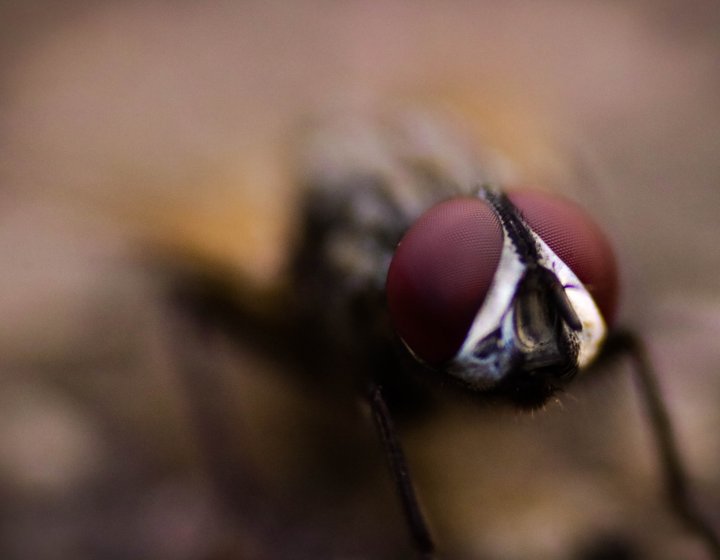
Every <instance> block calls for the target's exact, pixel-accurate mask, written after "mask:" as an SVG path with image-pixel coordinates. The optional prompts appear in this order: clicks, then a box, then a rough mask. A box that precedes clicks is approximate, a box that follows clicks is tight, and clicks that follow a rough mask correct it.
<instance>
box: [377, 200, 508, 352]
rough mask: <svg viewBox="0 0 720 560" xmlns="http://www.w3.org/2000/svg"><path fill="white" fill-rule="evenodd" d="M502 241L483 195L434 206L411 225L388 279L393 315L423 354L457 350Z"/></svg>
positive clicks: (399, 329) (414, 348)
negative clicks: (482, 197) (482, 198)
mask: <svg viewBox="0 0 720 560" xmlns="http://www.w3.org/2000/svg"><path fill="white" fill-rule="evenodd" d="M502 246H503V233H502V228H501V225H500V222H499V221H498V219H497V217H496V216H495V214H494V213H493V211H492V209H491V208H490V207H489V206H488V205H487V203H485V202H484V201H482V200H480V199H478V198H455V199H452V200H448V201H446V202H442V203H440V204H438V205H436V206H433V207H432V208H431V209H430V210H428V211H427V212H426V213H425V214H423V215H422V216H421V217H420V219H419V220H418V221H417V222H415V224H414V225H413V226H412V227H411V228H410V229H409V230H408V232H407V233H406V234H405V237H403V239H402V241H401V242H400V245H399V246H398V248H397V250H396V252H395V256H394V257H393V260H392V263H391V264H390V270H389V272H388V279H387V300H388V307H389V309H390V316H391V319H392V322H393V325H394V326H395V329H396V331H397V332H398V334H399V335H400V336H401V337H402V338H403V340H404V341H405V343H406V344H407V345H408V346H409V347H410V348H411V349H412V351H413V352H414V353H415V354H416V355H417V356H418V357H420V358H421V359H423V360H424V361H426V362H427V363H429V364H433V365H437V364H440V363H442V362H444V361H445V360H448V359H450V358H452V356H454V355H455V353H457V351H458V350H459V349H460V346H461V344H462V342H463V340H464V339H465V336H466V334H467V332H468V330H469V329H470V325H471V324H472V321H473V318H474V317H475V315H476V314H477V311H478V309H479V308H480V306H481V305H482V303H483V300H484V299H485V296H486V295H487V291H488V289H489V288H490V284H491V282H492V280H493V276H494V275H495V270H496V268H497V264H498V261H499V259H500V253H501V252H502Z"/></svg>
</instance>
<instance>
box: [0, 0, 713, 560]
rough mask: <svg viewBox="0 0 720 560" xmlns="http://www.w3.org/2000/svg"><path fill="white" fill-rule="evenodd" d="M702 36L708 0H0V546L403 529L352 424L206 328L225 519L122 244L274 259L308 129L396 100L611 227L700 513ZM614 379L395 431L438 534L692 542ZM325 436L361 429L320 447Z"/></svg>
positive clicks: (705, 377)
mask: <svg viewBox="0 0 720 560" xmlns="http://www.w3.org/2000/svg"><path fill="white" fill-rule="evenodd" d="M718 29H720V10H718V9H717V7H716V6H715V5H714V4H713V3H712V2H703V1H697V2H671V1H662V2H634V3H607V2H599V1H598V2H590V1H588V2H571V1H559V0H558V1H546V2H530V1H525V2H519V1H512V2H503V3H498V2H462V1H456V2H446V3H442V4H440V3H438V4H431V3H422V4H417V3H413V2H403V1H399V0H398V1H394V2H384V3H373V4H368V3H365V2H344V3H331V2H320V1H317V2H313V1H306V2H298V3H294V4H292V5H286V3H281V2H245V3H232V2H213V3H203V4H194V3H189V2H173V3H170V2H152V3H145V4H141V3H121V2H99V3H95V4H94V6H93V7H85V6H84V5H83V4H82V3H79V2H70V3H64V4H63V6H62V8H60V7H59V6H55V5H52V4H50V3H48V5H45V3H44V2H34V3H24V2H5V3H4V4H3V6H2V8H0V201H1V202H0V263H2V270H3V273H2V274H0V288H1V291H0V293H1V294H2V295H1V296H0V313H1V314H2V317H3V322H2V326H0V496H2V500H1V501H0V502H1V504H0V539H1V540H0V553H1V554H2V556H3V558H34V559H40V558H74V559H77V558H96V557H103V558H105V557H113V558H136V557H152V558H188V559H190V558H192V559H195V558H298V557H307V558H322V557H333V558H362V557H373V558H380V557H387V558H392V557H397V555H399V554H400V555H401V554H407V552H408V549H407V544H406V537H405V534H404V532H403V530H404V529H403V527H402V524H401V520H400V518H399V514H398V512H397V511H396V507H395V503H394V499H393V496H392V490H391V488H390V485H389V482H387V480H386V477H385V473H384V471H383V464H382V458H381V457H380V455H379V452H378V451H377V449H376V446H375V444H374V443H373V439H372V434H371V433H370V432H371V429H370V427H369V426H368V427H367V430H366V431H364V430H363V418H362V417H359V416H357V417H356V416H353V415H352V414H351V413H347V414H348V418H344V419H342V420H341V421H338V420H337V418H334V417H333V416H332V414H335V413H337V412H338V411H337V410H335V409H333V411H332V413H328V414H327V415H324V414H323V413H322V404H323V401H322V399H321V398H319V397H316V396H313V392H312V390H311V388H302V387H298V386H297V385H296V384H295V383H294V382H293V381H291V380H288V378H287V376H284V375H283V372H281V371H278V368H277V367H276V366H274V365H273V364H272V363H271V362H269V361H268V359H267V357H264V356H262V355H258V354H257V353H256V352H253V349H252V348H245V349H244V350H243V351H237V350H231V349H230V348H229V347H225V346H224V345H221V347H219V348H218V350H217V351H218V354H219V357H218V364H221V366H219V369H220V370H222V371H221V373H222V374H223V375H222V379H223V381H224V382H225V383H226V384H227V385H226V386H227V395H226V397H227V399H226V401H225V404H228V402H229V406H227V407H226V408H227V411H226V413H227V414H228V424H229V425H230V426H232V427H233V428H234V429H236V430H237V439H236V441H237V442H238V443H237V445H238V446H239V449H235V450H234V451H233V453H236V454H239V456H240V457H241V459H242V461H241V462H242V463H244V464H246V465H247V468H248V470H249V471H251V472H252V473H254V474H253V476H254V477H256V478H257V481H256V482H255V483H253V484H252V486H253V488H254V491H253V492H248V505H247V508H246V511H245V512H244V514H243V515H240V516H236V517H228V516H227V515H226V514H225V512H224V511H223V509H222V505H221V502H222V501H221V500H218V499H217V498H216V497H215V496H214V495H213V493H212V490H211V485H210V484H209V482H208V480H207V477H206V476H205V475H204V472H205V471H204V467H203V465H204V462H203V445H202V442H198V438H197V437H196V436H197V433H198V432H197V429H196V426H194V425H193V416H192V414H191V408H192V403H191V401H192V398H191V397H188V394H187V392H186V391H184V390H183V387H182V384H181V383H180V382H179V380H178V375H177V359H176V355H175V354H176V350H177V341H176V340H175V339H174V337H176V336H177V331H176V330H175V329H173V328H170V327H169V326H168V316H167V311H166V309H165V307H164V303H163V301H164V300H163V298H162V285H161V283H159V282H158V281H157V280H156V279H155V278H154V276H153V274H152V271H151V270H150V269H149V268H147V267H146V266H143V265H141V264H139V262H138V259H137V258H136V257H137V254H138V241H139V240H140V239H144V238H147V237H148V236H150V237H152V239H153V240H154V241H159V242H160V243H161V245H162V246H164V247H173V248H178V247H184V248H186V250H188V251H191V252H200V253H203V254H207V255H208V256H209V257H211V258H218V259H220V260H222V261H224V262H226V263H227V265H228V268H229V269H231V270H233V271H236V272H237V273H238V274H240V275H245V276H246V277H250V278H252V280H253V281H254V282H256V283H258V285H268V284H272V283H273V282H276V281H277V275H278V274H279V272H278V271H279V270H280V269H281V266H282V263H283V258H284V256H285V254H286V252H287V250H288V243H287V240H288V239H292V238H293V235H294V234H293V229H292V228H293V224H294V221H293V217H294V215H293V210H294V209H295V207H296V204H295V201H296V197H297V196H298V195H299V193H298V192H297V185H296V184H294V183H293V182H292V180H291V174H290V171H289V169H290V165H289V163H288V161H289V160H288V154H290V153H292V150H293V143H294V142H298V141H300V140H299V139H301V136H300V135H299V134H298V130H299V129H301V128H302V126H303V124H304V123H305V122H306V120H307V119H308V118H310V117H311V116H312V115H315V114H318V113H322V114H325V113H329V112H335V113H339V114H342V113H343V112H344V111H345V110H346V109H347V108H351V109H352V110H357V109H363V110H364V109H367V108H371V109H372V108H374V107H382V108H386V107H387V106H388V105H389V106H392V107H403V106H407V105H411V106H413V107H415V106H429V107H431V108H432V109H433V110H434V109H435V108H438V107H440V110H441V111H443V112H446V113H448V114H450V115H451V116H452V117H453V118H455V119H457V120H458V121H459V122H463V124H464V125H465V126H467V127H468V128H469V129H470V130H471V131H472V132H473V133H474V134H476V135H477V137H478V140H479V141H483V142H489V143H491V144H492V145H493V146H494V147H497V149H499V150H502V151H503V152H504V153H506V154H507V155H508V156H510V157H511V158H512V159H515V160H517V161H519V162H520V164H521V165H520V170H521V171H520V176H519V177H520V178H521V179H523V180H526V181H531V182H541V183H546V184H548V183H550V184H549V186H550V187H551V188H556V189H558V190H560V191H564V192H567V193H568V194H570V195H571V196H574V197H575V198H577V199H578V200H580V201H581V202H584V203H585V204H586V205H587V206H588V207H589V208H590V209H591V210H592V211H593V212H594V213H595V215H596V216H597V217H598V220H599V221H600V222H601V223H603V225H605V226H606V227H607V229H608V230H609V234H610V236H611V238H612V240H613V242H614V243H615V245H616V246H617V248H618V252H619V256H620V260H621V267H622V270H623V288H624V292H623V303H622V310H621V319H622V321H623V322H624V323H626V324H628V325H631V326H632V327H634V328H636V329H638V330H639V331H640V332H641V333H643V334H644V335H645V336H646V338H647V340H648V342H649V345H650V349H651V351H652V354H653V357H654V358H655V360H656V363H657V366H658V369H659V371H660V374H661V382H662V384H663V388H664V390H665V393H666V395H667V397H668V401H669V404H670V407H671V410H672V412H673V414H674V417H675V419H676V422H677V431H678V434H679V436H680V440H681V444H682V448H683V451H684V453H685V457H686V460H687V462H688V464H689V466H690V468H691V472H692V474H693V476H694V482H695V483H696V488H697V494H698V497H699V499H700V502H701V503H702V504H703V507H704V508H705V509H706V510H707V511H708V512H709V513H710V515H711V517H712V518H713V519H714V520H715V521H716V522H717V523H718V524H720V475H718V472H720V470H719V469H718V468H717V463H718V460H719V459H720V437H718V435H717V430H716V427H717V425H718V424H719V422H720V413H719V412H718V410H719V405H720V402H719V401H720V380H719V377H718V373H719V371H720V346H718V344H717V340H718V337H719V335H720V292H718V288H717V276H718V274H719V273H720V250H718V246H717V240H718V239H719V238H720V225H718V224H719V223H720V221H719V220H718V217H717V213H718V211H720V192H719V190H718V189H719V188H720V158H718V152H720V132H718V131H720V95H718V93H719V92H720V66H719V65H718V59H719V58H720V32H719V31H718ZM626 373H627V372H625V371H624V370H622V368H620V369H619V370H618V371H616V372H612V374H610V373H609V374H608V375H607V376H606V377H603V378H601V379H598V380H596V381H594V382H587V383H580V384H579V385H578V386H577V387H575V388H573V389H571V390H570V393H571V394H570V395H567V396H565V397H563V399H562V401H563V406H562V407H560V406H557V405H553V406H550V407H549V409H548V410H547V411H544V412H540V413H537V414H535V415H533V416H532V417H524V416H520V415H515V414H514V413H512V412H508V411H504V412H503V411H500V412H498V411H488V410H483V411H476V410H473V409H472V408H471V407H470V406H468V405H466V404H459V405H450V404H448V405H447V406H446V407H445V408H444V409H443V411H442V412H440V413H438V415H437V417H436V418H432V419H429V420H428V421H426V422H424V423H423V424H422V425H421V426H419V427H416V428H415V429H413V428H412V427H408V428H407V429H404V435H405V436H406V440H407V445H408V455H409V457H410V460H411V463H412V466H413V468H414V471H415V473H416V475H417V479H418V486H419V488H420V491H421V494H422V496H423V500H424V502H425V504H426V506H427V510H428V513H429V517H430V518H431V520H432V522H433V525H434V529H435V532H436V535H437V539H438V542H439V544H440V546H441V549H444V550H445V551H446V552H447V555H446V556H447V557H448V558H455V557H460V558H519V559H520V558H576V557H582V556H581V552H582V551H583V550H584V549H588V550H589V549H590V548H592V546H593V543H601V542H602V543H605V545H604V546H610V544H608V543H612V542H617V541H627V542H629V543H632V545H628V546H631V547H632V548H634V549H636V550H637V551H638V552H639V553H640V554H641V557H651V558H679V557H683V558H691V557H692V558H694V557H697V558H702V557H703V556H702V551H701V550H700V549H699V548H698V547H697V545H696V543H694V541H693V540H692V539H690V538H688V537H687V535H685V533H684V532H683V530H682V528H681V527H679V526H677V524H676V522H675V521H674V520H673V518H672V517H671V516H670V515H668V513H667V511H666V509H665V508H664V504H663V503H662V501H661V498H660V497H659V490H658V487H657V483H658V470H657V466H656V464H655V463H654V462H653V456H652V448H651V446H650V443H649V438H648V434H647V432H646V426H645V424H644V418H643V416H642V414H641V412H640V411H639V410H638V409H637V407H636V406H635V403H636V401H635V396H634V387H633V385H632V383H630V382H629V380H628V378H627V375H624V374H626ZM338 424H339V425H343V426H344V425H347V426H348V427H347V434H349V435H347V436H346V437H345V438H343V436H342V435H338V433H337V430H334V429H333V428H334V427H336V426H337V425H338ZM366 432H367V433H366ZM318 434H320V435H318ZM323 434H325V435H323ZM324 437H326V438H327V439H328V440H329V441H336V440H340V441H342V440H343V439H345V440H350V441H351V442H352V443H353V445H352V446H350V445H347V446H346V445H341V447H342V449H343V451H342V454H343V457H342V458H336V459H335V461H334V462H333V461H332V460H328V459H327V457H326V456H327V455H328V453H330V454H331V455H332V453H333V452H332V451H330V452H328V451H327V449H325V447H326V446H324V445H322V444H321V443H318V440H322V439H323V438H324ZM332 438H335V439H332ZM346 443H347V442H346ZM346 447H350V449H346ZM353 449H354V451H353ZM350 465H356V466H357V470H358V471H363V472H353V469H352V468H350V467H349V466H350ZM325 469H327V470H325ZM333 469H334V470H336V471H337V472H335V476H330V475H329V474H328V472H331V471H333Z"/></svg>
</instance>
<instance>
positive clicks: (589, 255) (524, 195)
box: [508, 189, 619, 325]
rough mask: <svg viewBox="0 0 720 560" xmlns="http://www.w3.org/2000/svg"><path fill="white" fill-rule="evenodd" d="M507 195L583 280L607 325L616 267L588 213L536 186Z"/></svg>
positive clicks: (615, 289)
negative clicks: (537, 188)
mask: <svg viewBox="0 0 720 560" xmlns="http://www.w3.org/2000/svg"><path fill="white" fill-rule="evenodd" d="M508 198H510V200H511V201H512V203H513V204H514V205H515V206H516V207H517V208H518V210H520V213H521V214H522V216H523V217H524V218H525V221H526V222H527V223H528V225H529V226H530V227H531V228H532V229H533V230H534V231H535V233H537V234H538V235H539V236H540V237H541V238H542V239H543V241H545V243H547V244H548V246H549V247H550V248H551V249H552V250H553V251H554V252H555V254H557V256H558V257H560V259H562V261H563V262H564V263H565V264H566V265H568V266H569V267H570V269H571V270H572V271H573V272H574V273H575V274H576V275H577V277H578V278H579V279H580V281H581V282H582V283H583V284H585V287H586V288H587V289H588V291H589V292H590V294H591V295H592V296H593V299H594V300H595V303H596V304H597V306H598V307H599V308H600V312H601V313H602V314H603V317H604V319H605V321H606V322H607V324H608V325H612V323H613V321H614V319H615V314H616V311H617V303H618V292H619V282H618V268H617V262H616V259H615V254H614V252H613V250H612V247H611V245H610V242H609V241H608V239H607V237H606V236H605V234H604V233H603V232H602V230H601V229H600V227H599V226H598V225H597V224H596V223H595V222H594V220H593V219H592V217H591V216H590V215H589V214H588V213H587V212H586V211H585V210H583V209H582V208H580V207H579V206H578V205H577V204H575V203H574V202H571V201H570V200H567V199H565V198H562V197H559V196H556V195H550V194H547V193H545V192H542V191H539V190H532V189H527V190H518V191H513V192H512V193H509V194H508Z"/></svg>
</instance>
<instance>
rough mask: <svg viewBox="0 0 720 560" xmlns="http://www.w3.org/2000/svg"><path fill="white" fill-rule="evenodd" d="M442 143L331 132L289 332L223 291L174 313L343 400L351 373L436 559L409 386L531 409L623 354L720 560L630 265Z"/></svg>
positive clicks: (285, 317)
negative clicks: (635, 322) (292, 367)
mask: <svg viewBox="0 0 720 560" xmlns="http://www.w3.org/2000/svg"><path fill="white" fill-rule="evenodd" d="M396 124H397V123H396ZM425 124H426V123H425ZM446 140H447V138H446V137H445V136H443V134H442V133H440V132H438V131H437V130H436V129H435V128H434V127H433V126H429V127H428V126H425V125H423V126H421V127H417V126H410V127H405V128H403V127H402V126H400V127H397V126H395V125H392V124H391V125H388V124H387V123H384V124H380V125H369V124H367V123H365V122H360V123H358V122H357V121H349V122H344V123H341V125H340V126H339V127H338V128H334V129H330V132H328V131H326V130H321V132H320V133H319V134H318V135H317V136H314V137H311V138H310V139H308V141H307V142H306V144H305V147H306V152H307V153H306V154H305V156H306V157H305V158H301V160H302V165H301V166H300V169H301V171H300V172H299V182H300V183H302V184H303V185H304V187H305V193H306V194H305V196H304V199H303V202H302V208H301V220H300V232H301V235H300V237H299V239H298V241H297V243H296V244H295V250H294V253H293V256H292V258H291V264H290V266H289V269H288V272H287V274H288V281H287V287H288V288H287V290H286V293H285V294H284V295H283V296H281V297H279V298H278V299H277V300H276V302H275V307H276V310H277V313H276V314H275V316H274V317H273V318H271V319H267V318H258V316H256V315H255V314H254V313H252V312H251V311H250V310H248V309H245V308H243V307H242V306H238V305H236V304H235V303H234V302H233V301H232V298H228V297H226V294H227V293H228V292H227V290H221V289H214V290H212V291H211V292H208V291H207V290H204V291H200V292H198V291H197V286H196V285H195V284H192V283H190V284H186V285H184V286H183V290H181V291H180V292H178V294H179V295H180V296H181V297H180V299H178V300H176V303H177V302H179V303H180V304H181V307H182V308H183V309H184V310H185V311H189V312H190V315H191V316H192V317H194V318H195V321H196V322H197V323H198V324H200V325H202V326H203V328H218V327H220V328H223V329H226V330H227V329H232V330H233V331H235V332H236V333H239V335H247V334H248V333H249V334H250V335H251V336H254V337H255V338H257V339H260V338H262V339H263V340H264V342H266V343H268V344H266V346H268V347H271V348H274V347H277V345H278V344H280V345H284V346H286V347H290V348H293V350H292V353H293V355H294V356H295V357H296V358H297V359H299V360H304V362H305V364H306V368H307V369H308V370H312V371H313V372H314V373H316V374H317V373H318V372H320V373H323V372H324V373H325V374H326V375H327V378H328V379H334V380H335V381H334V382H336V383H337V379H338V371H337V370H338V369H342V370H343V373H344V374H348V375H343V376H342V379H343V380H346V381H347V386H352V387H353V388H354V389H355V390H357V391H359V392H360V393H361V394H362V395H364V397H365V400H366V402H367V403H368V405H369V407H370V409H371V411H372V416H373V418H374V420H375V424H376V429H377V432H378V434H379V437H380V440H381V442H382V444H383V447H384V450H385V453H386V456H387V459H388V463H389V466H390V472H391V474H392V476H393V479H394V482H395V485H396V488H397V491H398V496H399V499H400V504H401V507H402V510H403V512H404V516H405V519H406V522H407V526H408V530H409V533H410V536H411V539H412V541H413V543H414V545H415V548H416V549H417V552H418V556H419V557H422V558H433V557H434V551H435V544H434V541H433V538H432V536H431V531H430V529H429V524H428V522H427V520H426V519H425V516H424V514H423V512H422V509H421V507H420V506H419V503H418V499H417V496H416V489H415V486H414V484H413V482H412V478H411V477H410V474H409V473H410V471H409V468H408V465H407V462H406V459H405V455H404V453H403V450H402V447H401V443H400V440H399V437H398V434H397V430H396V429H395V425H394V422H393V418H392V413H391V411H392V410H393V408H394V405H398V404H399V405H403V404H404V401H406V400H408V399H409V396H408V395H410V394H411V393H412V390H411V389H408V387H412V386H413V385H414V384H425V385H430V386H432V387H439V386H447V385H450V386H454V387H456V388H458V389H460V390H462V391H465V392H467V393H469V394H472V395H475V396H476V397H477V398H479V399H483V400H486V399H492V400H504V401H508V402H510V403H512V404H514V405H517V406H519V407H521V408H524V409H534V408H538V407H540V406H542V405H543V404H544V403H545V402H546V401H547V400H548V399H550V398H551V397H553V395H555V394H556V393H558V392H559V391H562V390H563V388H564V387H565V386H566V385H567V384H568V383H570V382H571V381H572V380H573V378H575V377H576V375H578V374H582V372H583V371H584V370H586V369H587V368H588V367H589V366H591V365H593V364H595V363H597V362H599V361H601V360H603V359H607V358H608V357H612V356H614V355H618V354H620V355H627V356H629V358H630V359H631V361H632V363H633V365H634V367H635V371H636V373H637V375H638V379H639V381H640V389H641V391H640V393H641V397H642V399H643V400H644V401H645V404H646V407H647V409H648V412H649V417H650V420H651V424H652V427H653V433H654V435H655V439H656V444H657V447H658V451H659V455H660V459H661V464H662V467H663V473H664V476H665V483H666V488H667V492H668V495H669V498H670V500H671V504H672V507H673V508H674V510H675V511H676V513H677V515H678V516H679V517H680V518H681V519H682V521H683V522H684V523H685V524H686V526H687V527H688V528H689V529H690V530H691V531H693V532H694V533H695V534H696V535H697V536H698V537H699V538H701V539H702V540H703V541H704V542H705V544H706V546H707V548H708V550H710V551H711V552H712V554H713V557H714V558H720V540H718V536H717V534H716V533H715V531H714V530H713V529H712V527H711V526H710V524H709V523H708V522H707V521H706V520H705V518H704V517H703V516H702V514H701V513H700V512H699V511H698V509H697V508H696V507H695V505H694V503H693V501H692V499H691V497H690V492H689V490H688V482H687V480H688V477H687V474H686V473H685V470H684V468H683V466H682V463H681V461H680V458H679V453H678V450H677V446H676V444H675V441H674V439H673V436H672V430H671V426H670V423H669V419H668V415H667V412H666V410H665V407H664V406H663V403H662V399H661V397H660V394H659V391H658V388H657V386H656V383H655V381H654V377H653V375H652V369H651V367H650V364H649V361H648V360H647V357H646V354H645V352H644V349H643V345H642V343H641V341H640V339H639V338H638V337H636V336H635V335H633V334H631V333H628V332H626V331H623V330H621V329H618V328H617V327H616V326H615V325H614V318H615V315H616V308H617V301H618V292H619V287H618V285H619V282H618V273H617V265H616V262H615V257H614V254H613V251H612V247H611V245H610V243H609V241H608V239H607V238H606V236H605V235H604V233H603V232H602V230H601V228H600V227H599V226H598V225H597V224H596V223H595V221H594V220H593V218H592V217H591V216H590V215H589V214H588V213H587V212H586V211H585V210H583V209H581V208H580V207H578V206H577V205H575V204H574V203H572V202H570V201H568V200H566V199H564V198H562V197H560V196H557V195H553V194H549V193H546V192H543V191H538V190H533V189H518V190H508V191H507V192H505V191H504V190H502V189H500V188H499V187H497V186H496V185H498V184H499V183H500V181H498V177H497V176H494V175H492V174H489V173H488V171H487V170H488V169H489V168H491V167H488V166H487V165H484V164H482V161H483V158H482V157H480V156H479V155H478V154H476V153H474V152H472V151H469V150H467V149H466V148H465V147H464V146H462V147H460V148H458V149H445V146H447V145H448V143H447V142H446ZM450 144H451V145H452V143H450ZM455 147H457V146H455ZM477 162H481V163H480V164H478V163H477ZM188 287H190V288H188ZM209 293H210V294H212V297H214V298H215V299H216V301H215V302H214V303H212V302H210V303H209V298H208V294H209ZM342 383H345V382H341V384H342ZM211 453H212V451H211Z"/></svg>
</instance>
